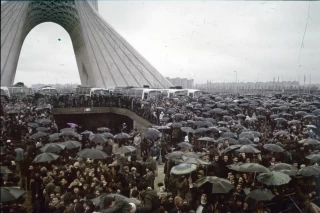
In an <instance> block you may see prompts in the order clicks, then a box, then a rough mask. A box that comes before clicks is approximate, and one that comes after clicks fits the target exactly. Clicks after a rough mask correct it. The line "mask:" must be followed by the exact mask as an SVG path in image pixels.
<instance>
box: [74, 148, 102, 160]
mask: <svg viewBox="0 0 320 213" xmlns="http://www.w3.org/2000/svg"><path fill="white" fill-rule="evenodd" d="M77 155H78V156H79V157H80V158H90V159H106V158H107V157H108V155H107V154H106V153H105V152H103V151H101V150H99V149H83V150H81V151H80V152H78V153H77Z"/></svg>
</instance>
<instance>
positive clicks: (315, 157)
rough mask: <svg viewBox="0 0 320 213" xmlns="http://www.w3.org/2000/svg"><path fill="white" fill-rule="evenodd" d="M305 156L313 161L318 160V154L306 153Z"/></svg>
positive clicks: (319, 156)
mask: <svg viewBox="0 0 320 213" xmlns="http://www.w3.org/2000/svg"><path fill="white" fill-rule="evenodd" d="M306 158H307V159H310V160H313V161H318V160H320V154H311V155H308V156H307V157H306Z"/></svg>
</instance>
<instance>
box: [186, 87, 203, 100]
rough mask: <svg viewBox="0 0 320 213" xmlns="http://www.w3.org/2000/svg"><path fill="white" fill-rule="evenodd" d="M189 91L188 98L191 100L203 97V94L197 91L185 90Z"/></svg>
mask: <svg viewBox="0 0 320 213" xmlns="http://www.w3.org/2000/svg"><path fill="white" fill-rule="evenodd" d="M185 90H186V91H187V96H189V97H190V98H199V97H200V96H201V95H203V92H202V91H200V90H197V89H185Z"/></svg>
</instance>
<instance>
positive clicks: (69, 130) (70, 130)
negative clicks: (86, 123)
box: [60, 128, 75, 132]
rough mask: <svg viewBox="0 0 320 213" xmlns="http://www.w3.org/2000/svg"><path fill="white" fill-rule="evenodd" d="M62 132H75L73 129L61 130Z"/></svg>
mask: <svg viewBox="0 0 320 213" xmlns="http://www.w3.org/2000/svg"><path fill="white" fill-rule="evenodd" d="M60 132H75V131H74V129H73V128H63V129H60Z"/></svg>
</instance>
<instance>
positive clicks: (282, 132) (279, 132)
mask: <svg viewBox="0 0 320 213" xmlns="http://www.w3.org/2000/svg"><path fill="white" fill-rule="evenodd" d="M288 134H289V133H288V132H287V131H278V132H276V133H275V135H276V136H278V135H288Z"/></svg>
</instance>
